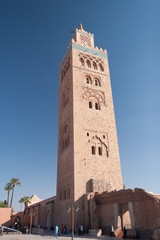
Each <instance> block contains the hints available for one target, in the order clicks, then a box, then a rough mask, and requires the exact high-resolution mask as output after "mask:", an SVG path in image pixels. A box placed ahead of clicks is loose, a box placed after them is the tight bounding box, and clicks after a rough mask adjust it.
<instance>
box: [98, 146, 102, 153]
mask: <svg viewBox="0 0 160 240" xmlns="http://www.w3.org/2000/svg"><path fill="white" fill-rule="evenodd" d="M98 154H99V155H102V148H101V147H99V148H98Z"/></svg>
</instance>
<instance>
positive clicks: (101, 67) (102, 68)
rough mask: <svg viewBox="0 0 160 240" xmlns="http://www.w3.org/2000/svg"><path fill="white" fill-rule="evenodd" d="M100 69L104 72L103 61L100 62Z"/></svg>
mask: <svg viewBox="0 0 160 240" xmlns="http://www.w3.org/2000/svg"><path fill="white" fill-rule="evenodd" d="M99 70H100V71H102V72H104V67H103V66H102V64H101V63H99Z"/></svg>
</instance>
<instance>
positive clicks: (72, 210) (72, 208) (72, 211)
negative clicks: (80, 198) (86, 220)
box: [67, 205, 79, 240]
mask: <svg viewBox="0 0 160 240" xmlns="http://www.w3.org/2000/svg"><path fill="white" fill-rule="evenodd" d="M75 210H76V212H78V211H79V207H78V206H76V209H75ZM70 211H71V218H72V240H73V238H74V205H72V207H69V208H68V210H67V212H68V213H70Z"/></svg>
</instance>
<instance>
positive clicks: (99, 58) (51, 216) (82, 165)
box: [8, 24, 160, 239]
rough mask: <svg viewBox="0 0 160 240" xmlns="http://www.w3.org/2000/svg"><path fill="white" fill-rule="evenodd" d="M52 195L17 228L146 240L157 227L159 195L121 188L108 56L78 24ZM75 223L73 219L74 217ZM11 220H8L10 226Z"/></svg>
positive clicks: (62, 90)
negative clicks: (63, 228)
mask: <svg viewBox="0 0 160 240" xmlns="http://www.w3.org/2000/svg"><path fill="white" fill-rule="evenodd" d="M57 165H58V167H57V193H56V196H54V197H51V198H49V199H45V200H41V199H39V198H37V197H36V196H34V197H33V198H32V199H31V204H29V205H28V206H26V209H25V212H21V213H15V214H13V215H12V223H13V222H14V221H16V218H17V217H19V219H20V221H21V225H22V226H24V225H26V224H28V225H29V221H30V217H29V216H30V215H32V216H33V227H36V226H41V227H42V228H49V229H51V228H53V226H56V225H58V226H59V228H60V229H61V225H62V224H64V225H66V226H67V229H68V230H71V225H72V222H71V211H70V209H71V208H73V207H74V226H75V231H76V229H77V227H78V226H79V225H80V224H82V225H83V227H84V232H85V233H91V234H95V235H97V234H101V233H102V234H110V232H111V229H113V228H114V230H115V233H116V232H117V233H118V231H121V229H123V227H124V226H125V227H126V228H127V234H128V237H131V238H133V237H136V236H137V235H138V237H143V239H144V238H146V237H150V236H151V235H152V234H153V231H154V230H155V229H159V228H160V195H155V194H152V193H148V192H146V191H145V190H143V189H138V188H135V189H134V190H132V189H124V188H123V182H122V174H121V165H120V157H119V148H118V139H117V131H116V123H115V115H114V106H113V98H112V90H111V81H110V72H109V64H108V54H107V51H106V50H103V49H102V48H98V47H95V45H94V35H93V34H91V33H89V32H87V31H85V30H84V29H83V27H82V25H81V24H80V27H79V29H76V30H75V31H74V34H73V37H72V39H71V42H70V44H69V46H68V49H67V51H66V53H65V55H64V57H63V60H62V62H61V65H60V77H59V125H58V164H57ZM72 220H73V219H72ZM9 223H10V222H9V221H8V224H9Z"/></svg>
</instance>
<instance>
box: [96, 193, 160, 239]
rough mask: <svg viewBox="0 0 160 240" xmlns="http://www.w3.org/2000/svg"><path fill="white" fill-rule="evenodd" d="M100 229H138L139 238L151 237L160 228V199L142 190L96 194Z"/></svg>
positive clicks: (105, 230)
mask: <svg viewBox="0 0 160 240" xmlns="http://www.w3.org/2000/svg"><path fill="white" fill-rule="evenodd" d="M94 199H95V201H96V214H97V217H98V224H99V225H98V227H99V228H102V230H103V233H107V232H108V233H109V229H110V228H111V226H113V227H114V229H118V228H123V227H124V226H125V227H127V228H132V229H136V231H137V233H138V235H139V237H142V238H145V237H151V235H152V233H153V231H154V229H157V228H160V199H159V198H157V197H156V196H154V195H153V194H150V193H147V192H145V191H144V190H142V189H134V190H131V189H128V190H121V191H114V192H110V193H108V192H103V193H101V194H95V197H94Z"/></svg>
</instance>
